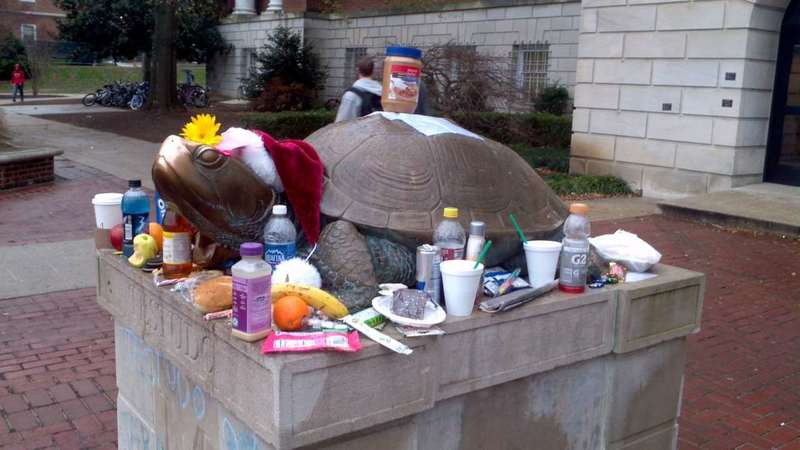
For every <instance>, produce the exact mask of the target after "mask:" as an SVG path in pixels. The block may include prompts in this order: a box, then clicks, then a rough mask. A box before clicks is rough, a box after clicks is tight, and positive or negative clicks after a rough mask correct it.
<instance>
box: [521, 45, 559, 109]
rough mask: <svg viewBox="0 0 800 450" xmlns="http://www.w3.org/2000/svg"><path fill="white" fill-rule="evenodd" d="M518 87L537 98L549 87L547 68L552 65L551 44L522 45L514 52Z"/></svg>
mask: <svg viewBox="0 0 800 450" xmlns="http://www.w3.org/2000/svg"><path fill="white" fill-rule="evenodd" d="M513 60H514V67H515V71H516V73H515V79H516V82H517V87H518V88H519V89H520V90H522V92H523V93H524V94H526V95H528V96H530V97H535V96H536V95H537V94H538V93H539V92H541V90H542V89H543V88H545V87H546V86H547V68H548V65H549V63H550V44H549V43H537V44H520V45H515V46H514V50H513Z"/></svg>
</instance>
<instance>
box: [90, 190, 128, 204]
mask: <svg viewBox="0 0 800 450" xmlns="http://www.w3.org/2000/svg"><path fill="white" fill-rule="evenodd" d="M121 203H122V194H118V193H116V192H103V193H101V194H95V195H94V198H92V204H93V205H102V206H110V205H119V204H121Z"/></svg>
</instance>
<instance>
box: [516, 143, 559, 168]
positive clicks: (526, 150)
mask: <svg viewBox="0 0 800 450" xmlns="http://www.w3.org/2000/svg"><path fill="white" fill-rule="evenodd" d="M511 149H512V150H514V151H515V152H517V154H518V155H519V156H521V157H522V159H524V160H525V161H526V162H527V163H528V164H530V165H531V167H533V168H534V169H536V168H545V169H550V170H553V171H555V172H561V173H567V172H569V149H568V148H548V147H530V146H527V145H524V144H514V145H511Z"/></svg>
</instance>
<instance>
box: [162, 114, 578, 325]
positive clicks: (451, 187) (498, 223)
mask: <svg viewBox="0 0 800 450" xmlns="http://www.w3.org/2000/svg"><path fill="white" fill-rule="evenodd" d="M173 138H174V137H171V138H170V139H173ZM178 139H179V138H178ZM305 140H306V141H307V142H308V143H310V144H311V145H313V146H314V148H315V149H316V151H317V153H318V154H319V156H320V158H321V160H322V162H323V163H324V165H325V180H324V192H323V198H322V204H321V208H320V209H321V213H322V218H321V220H322V232H321V234H320V238H319V246H318V248H317V249H316V250H314V251H313V253H312V255H311V260H312V262H313V263H314V265H315V266H317V268H318V269H319V270H320V273H321V275H322V279H323V287H324V288H325V289H328V290H330V291H332V292H333V293H334V294H336V295H338V296H339V297H341V298H342V299H343V300H344V301H345V303H346V304H347V305H348V307H350V308H353V309H360V308H363V307H365V306H368V304H369V301H370V300H371V299H372V297H374V295H375V293H376V285H377V284H379V283H384V282H402V283H406V284H413V281H414V275H415V267H414V264H415V248H416V246H418V245H420V244H423V243H430V242H431V240H432V236H433V231H434V229H435V227H436V225H437V223H438V222H439V221H440V220H441V217H442V211H443V209H444V208H445V207H449V206H454V207H457V208H459V221H460V222H461V224H462V225H463V226H464V228H465V229H468V227H469V222H470V221H472V220H480V221H483V222H485V223H486V230H487V239H491V240H492V241H493V242H494V244H493V247H492V250H491V251H490V253H489V256H488V259H487V264H488V265H494V264H500V263H503V262H507V261H509V260H510V259H512V258H519V259H517V260H516V261H515V262H514V263H513V264H511V265H514V266H520V265H522V266H524V262H523V261H524V259H522V258H520V256H521V254H522V246H521V245H520V242H519V238H518V236H517V234H516V232H515V229H514V227H513V225H512V224H511V223H510V221H509V219H508V215H509V213H514V215H515V216H516V218H517V220H518V222H519V224H520V226H521V227H522V229H523V231H524V232H525V234H526V236H527V237H528V238H529V239H543V238H554V237H557V236H558V234H559V233H560V230H561V226H562V224H563V222H564V220H565V218H566V217H567V215H568V210H567V208H566V206H565V205H564V204H563V203H562V202H561V200H560V199H559V198H558V197H557V196H556V195H555V194H554V193H553V191H552V190H551V189H550V188H549V187H548V186H547V185H546V184H545V183H544V181H543V180H542V179H541V178H540V177H539V175H538V174H536V172H535V171H534V170H533V169H532V168H531V167H530V166H529V165H528V164H527V163H526V162H525V161H524V160H523V159H522V158H521V157H520V156H519V155H517V154H516V153H515V152H514V151H513V150H511V149H509V148H508V147H506V146H504V145H502V144H499V143H497V142H494V141H492V140H489V139H480V138H476V137H470V136H467V135H461V134H456V133H445V134H436V135H433V136H426V135H425V134H423V133H421V132H419V131H417V130H416V129H414V128H412V127H411V126H409V125H407V124H405V123H403V122H400V121H395V120H389V119H387V118H384V117H382V116H380V115H372V116H368V117H363V118H360V119H356V120H350V121H345V122H339V123H335V124H331V125H328V126H326V127H324V128H322V129H320V130H318V131H316V132H315V133H313V134H312V135H310V136H309V137H308V138H306V139H305ZM168 141H169V139H168ZM168 141H165V145H166V144H167V142H168ZM170 145H171V146H174V145H175V142H174V141H171V143H170ZM208 149H209V148H208V147H206V146H190V145H188V143H187V147H186V150H185V151H184V152H183V153H180V152H176V151H175V150H174V149H172V150H170V151H169V152H170V153H171V154H172V155H173V156H171V158H172V159H175V158H176V157H175V155H176V154H179V153H180V154H182V155H183V156H182V157H181V158H178V159H181V160H182V162H181V163H180V165H181V171H180V175H179V176H178V175H177V174H176V172H177V171H175V170H169V167H170V166H171V165H175V164H174V163H171V162H169V161H168V160H169V159H170V158H165V157H164V156H163V153H165V150H164V148H163V147H162V152H161V153H162V156H160V157H159V159H158V160H157V162H156V164H155V165H154V166H153V179H154V181H155V184H156V187H157V188H158V190H159V191H160V192H162V194H164V196H165V197H168V200H170V201H173V202H175V203H176V204H178V207H179V208H180V209H181V211H182V212H184V214H185V215H186V216H187V218H188V219H189V221H190V222H192V223H193V224H194V225H195V226H197V227H198V229H199V230H200V231H201V232H203V233H205V234H207V235H208V236H210V237H211V238H212V239H214V240H216V241H217V242H220V243H223V244H225V245H227V246H231V247H235V246H237V245H238V244H239V243H241V242H246V241H251V240H260V239H257V238H259V237H258V236H256V234H257V230H258V228H259V226H263V224H264V223H266V221H267V220H268V212H269V207H270V206H271V205H272V203H273V202H274V201H275V199H276V198H279V197H278V194H276V193H274V192H273V193H271V195H270V194H266V193H265V187H266V186H265V185H263V183H261V182H260V181H254V179H255V180H258V179H257V178H256V177H253V176H251V175H252V174H251V175H242V177H237V176H236V173H237V172H248V171H249V169H247V167H246V166H244V165H242V164H235V162H234V161H233V160H231V161H228V162H226V161H222V160H218V159H217V158H216V155H215V154H213V153H210V152H209V150H208ZM211 150H213V149H211ZM191 166H194V167H195V169H191V168H190V167H191ZM213 170H216V171H218V176H216V175H214V174H213V173H212V171H213ZM192 179H194V181H191V180H192ZM233 180H236V181H233ZM243 180H247V181H246V182H247V183H248V184H256V185H254V186H252V187H251V188H248V189H246V191H247V192H249V193H251V195H248V196H242V195H241V193H242V192H243V190H242V189H241V186H242V185H241V182H242V181H243ZM206 184H210V185H211V187H208V186H206V187H204V188H202V189H200V188H199V187H196V186H202V185H206ZM228 184H229V185H230V187H227V185H228ZM179 186H182V187H179ZM267 189H268V188H267ZM181 192H185V194H181ZM187 194H188V195H187ZM178 197H180V198H178ZM246 197H249V200H247V199H246ZM203 203H211V204H212V206H211V207H209V206H208V205H205V206H202V205H198V204H203ZM290 206H291V205H290ZM261 208H263V209H261ZM186 211H190V212H189V213H188V214H187V213H186ZM209 214H213V216H214V218H213V220H210V218H209V217H207V216H208V215H209ZM198 216H201V217H198ZM212 221H223V222H224V223H223V224H214V225H213V226H211V222H212ZM237 224H246V225H247V226H246V227H245V228H242V229H241V230H240V231H238V232H237V231H236V229H237ZM304 251H305V252H306V254H307V252H309V251H310V249H308V248H307V247H306V248H305V249H304Z"/></svg>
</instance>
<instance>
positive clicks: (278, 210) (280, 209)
mask: <svg viewBox="0 0 800 450" xmlns="http://www.w3.org/2000/svg"><path fill="white" fill-rule="evenodd" d="M272 214H277V215H283V216H285V215H286V205H275V206H273V207H272Z"/></svg>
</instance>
